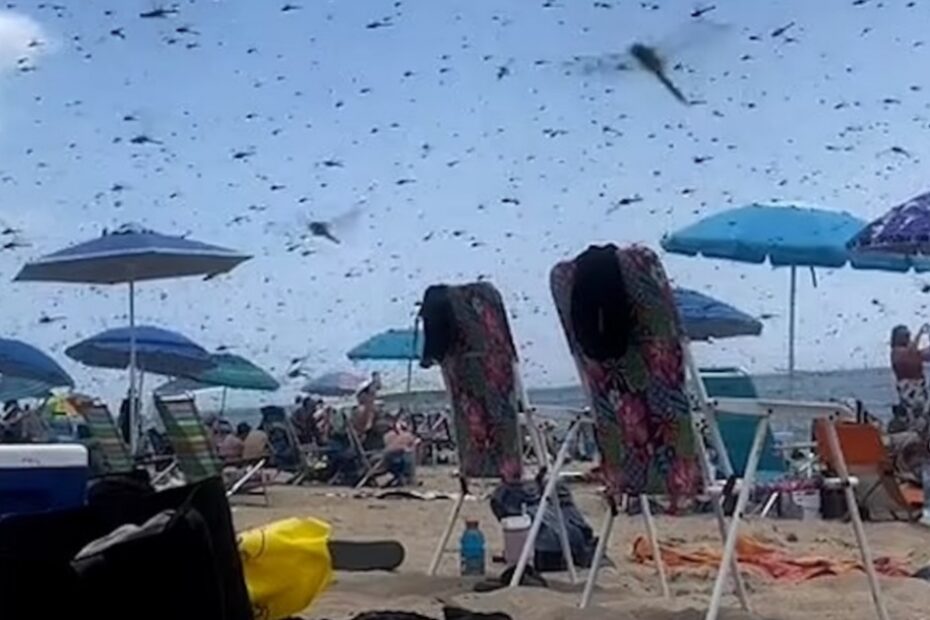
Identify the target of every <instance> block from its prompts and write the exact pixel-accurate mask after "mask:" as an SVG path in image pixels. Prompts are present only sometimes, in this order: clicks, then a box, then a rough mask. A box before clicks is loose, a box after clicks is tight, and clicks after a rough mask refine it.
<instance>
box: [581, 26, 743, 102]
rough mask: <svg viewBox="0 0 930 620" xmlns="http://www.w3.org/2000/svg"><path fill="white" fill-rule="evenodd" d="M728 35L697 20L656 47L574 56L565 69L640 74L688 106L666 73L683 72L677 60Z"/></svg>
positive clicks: (636, 45) (726, 29)
mask: <svg viewBox="0 0 930 620" xmlns="http://www.w3.org/2000/svg"><path fill="white" fill-rule="evenodd" d="M729 31H730V27H729V26H726V25H723V24H717V23H714V22H710V21H707V20H703V19H698V20H694V21H691V22H688V23H687V24H685V25H684V26H682V27H680V28H679V29H678V30H676V31H675V33H673V35H672V36H670V37H667V38H666V39H665V40H664V41H662V42H660V43H655V44H651V43H646V42H642V41H634V42H633V43H630V44H629V45H628V46H627V48H626V50H624V51H623V52H619V53H617V52H608V53H604V54H595V55H579V56H575V57H573V58H572V60H571V61H569V67H570V69H572V70H576V71H580V72H581V73H582V74H584V75H592V74H604V75H610V74H616V73H620V72H628V71H644V72H646V73H649V74H651V75H652V76H653V77H655V79H657V80H658V81H659V83H660V84H662V86H663V87H664V88H665V89H666V90H667V91H668V92H669V93H670V94H671V95H672V96H673V97H674V98H675V99H676V100H677V101H678V102H680V103H681V104H683V105H691V104H692V103H693V101H692V100H691V99H690V98H688V97H687V96H686V95H685V94H684V92H683V91H682V90H681V88H679V87H678V85H676V84H675V82H674V81H672V78H671V77H670V75H669V74H670V72H671V71H673V70H681V69H684V68H685V64H684V62H683V61H681V60H679V58H680V57H681V56H683V55H684V54H686V53H687V52H689V51H694V50H697V51H701V50H702V49H706V48H708V47H710V46H711V45H712V44H714V43H716V42H718V41H720V40H722V39H723V38H724V36H725V35H726V33H728V32H729ZM673 59H674V60H673Z"/></svg>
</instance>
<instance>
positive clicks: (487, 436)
mask: <svg viewBox="0 0 930 620" xmlns="http://www.w3.org/2000/svg"><path fill="white" fill-rule="evenodd" d="M420 314H421V316H422V318H423V334H424V342H423V357H422V361H421V364H422V365H423V366H424V367H428V366H430V365H432V364H433V363H439V364H440V366H441V368H442V376H443V380H444V381H445V384H446V390H447V391H448V393H449V398H450V399H451V401H452V411H453V417H454V428H455V441H456V446H457V448H458V453H459V463H460V467H461V468H462V474H463V475H465V476H467V477H469V478H492V477H498V476H500V477H501V478H502V479H504V480H505V481H508V482H509V481H514V480H520V479H521V476H522V471H521V463H522V461H521V455H520V440H519V426H518V424H519V422H518V419H517V414H518V412H519V411H520V408H521V403H520V386H519V380H518V378H517V375H516V372H517V370H516V364H517V352H516V348H515V347H514V344H513V337H512V336H511V333H510V324H509V323H508V321H507V313H506V311H505V310H504V302H503V300H502V299H501V296H500V293H498V292H497V289H495V288H494V286H493V285H491V284H490V283H487V282H478V283H475V284H465V285H461V286H431V287H429V288H428V289H426V293H425V294H424V296H423V305H422V307H421V309H420Z"/></svg>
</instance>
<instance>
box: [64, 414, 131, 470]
mask: <svg viewBox="0 0 930 620" xmlns="http://www.w3.org/2000/svg"><path fill="white" fill-rule="evenodd" d="M75 408H76V409H77V412H78V414H79V415H80V416H81V417H82V418H83V419H84V423H85V424H86V425H87V430H88V433H89V434H90V437H89V438H88V439H86V440H85V441H84V444H85V445H86V446H87V450H88V452H89V453H90V455H91V457H90V462H91V468H92V471H93V473H94V474H95V475H98V476H105V475H112V474H127V473H129V472H131V471H133V470H134V469H135V468H136V464H135V461H134V460H133V458H132V454H130V452H129V446H127V445H126V443H125V442H124V441H123V438H122V437H121V436H120V434H119V430H118V429H117V428H116V421H115V420H114V419H113V416H112V415H110V410H109V409H108V408H107V406H106V405H105V404H104V403H102V402H99V401H91V400H85V401H79V402H77V403H76V404H75Z"/></svg>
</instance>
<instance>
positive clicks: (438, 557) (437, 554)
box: [426, 480, 468, 577]
mask: <svg viewBox="0 0 930 620" xmlns="http://www.w3.org/2000/svg"><path fill="white" fill-rule="evenodd" d="M461 487H462V488H461V489H460V493H459V497H458V499H457V500H455V505H453V506H452V511H451V512H450V513H449V520H448V521H447V522H446V527H445V529H444V530H443V531H442V535H441V536H440V537H439V543H438V544H437V545H436V550H435V551H434V552H433V558H432V559H431V560H430V563H429V569H428V570H427V573H426V574H427V575H429V576H430V577H432V576H434V575H435V574H436V571H437V570H439V563H440V562H441V561H442V554H443V553H445V552H446V546H447V545H448V544H449V537H450V536H452V530H453V529H455V523H456V521H458V518H459V513H460V512H461V511H462V504H464V503H465V494H466V492H467V490H468V487H467V485H466V484H465V482H464V480H462V481H461Z"/></svg>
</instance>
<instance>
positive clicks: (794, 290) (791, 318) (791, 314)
mask: <svg viewBox="0 0 930 620" xmlns="http://www.w3.org/2000/svg"><path fill="white" fill-rule="evenodd" d="M797 297H798V268H797V267H796V266H794V265H791V287H790V291H789V293H788V381H789V388H790V389H791V390H792V392H793V390H794V323H795V307H796V305H797Z"/></svg>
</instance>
